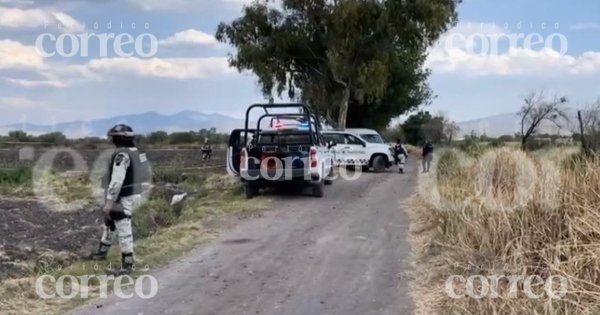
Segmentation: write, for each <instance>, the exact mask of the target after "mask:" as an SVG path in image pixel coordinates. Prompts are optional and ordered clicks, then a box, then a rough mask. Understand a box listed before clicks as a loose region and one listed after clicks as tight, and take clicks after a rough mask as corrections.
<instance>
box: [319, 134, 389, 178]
mask: <svg viewBox="0 0 600 315" xmlns="http://www.w3.org/2000/svg"><path fill="white" fill-rule="evenodd" d="M322 134H323V137H324V138H325V140H326V141H327V142H329V141H332V142H333V143H335V144H336V146H334V147H333V148H332V149H333V151H334V154H335V158H334V159H335V164H336V165H340V166H349V165H351V166H362V169H363V170H364V171H366V170H368V169H370V168H372V169H373V170H374V171H375V172H382V171H384V170H385V169H386V168H388V167H390V166H392V164H393V162H394V149H393V148H392V147H391V146H390V145H388V144H386V143H385V142H384V141H383V138H382V137H381V135H379V133H377V131H375V130H371V129H346V130H343V131H340V130H324V131H322Z"/></svg>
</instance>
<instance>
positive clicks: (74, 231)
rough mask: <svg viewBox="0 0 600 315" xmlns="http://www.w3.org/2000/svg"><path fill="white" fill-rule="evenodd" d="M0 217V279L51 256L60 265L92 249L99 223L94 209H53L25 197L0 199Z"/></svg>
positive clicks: (24, 271)
mask: <svg viewBox="0 0 600 315" xmlns="http://www.w3.org/2000/svg"><path fill="white" fill-rule="evenodd" d="M96 210H97V209H96ZM0 218H1V219H0V281H2V280H5V279H7V278H8V277H19V276H24V275H27V274H28V273H31V272H32V271H35V268H39V267H42V266H43V265H44V264H45V263H48V259H50V258H51V259H53V261H54V263H56V264H61V263H68V261H70V260H72V259H74V258H76V257H80V256H81V255H83V254H85V253H87V251H89V250H90V248H93V246H94V243H95V242H97V240H98V237H99V235H100V233H101V224H102V221H101V215H100V213H99V212H98V211H94V209H81V210H77V211H72V212H59V211H52V210H49V209H47V208H45V207H44V206H43V205H41V204H40V203H38V202H36V201H33V200H25V199H15V200H10V199H9V200H6V199H5V200H0Z"/></svg>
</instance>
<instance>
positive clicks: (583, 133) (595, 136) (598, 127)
mask: <svg viewBox="0 0 600 315" xmlns="http://www.w3.org/2000/svg"><path fill="white" fill-rule="evenodd" d="M577 114H578V115H577V116H578V125H577V126H576V127H575V126H574V127H575V128H573V129H572V131H573V135H577V137H576V138H574V139H575V141H580V142H581V146H582V148H583V150H584V152H586V153H591V152H596V151H597V150H598V149H599V148H600V99H598V100H597V101H596V102H595V103H593V104H591V105H588V106H587V108H586V109H584V110H580V111H578V113H577ZM574 129H577V131H575V130H574Z"/></svg>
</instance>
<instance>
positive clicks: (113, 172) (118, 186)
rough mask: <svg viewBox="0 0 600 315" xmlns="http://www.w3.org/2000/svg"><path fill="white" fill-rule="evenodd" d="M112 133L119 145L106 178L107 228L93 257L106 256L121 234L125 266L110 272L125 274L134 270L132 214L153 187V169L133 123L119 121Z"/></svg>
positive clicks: (123, 264) (113, 139) (122, 263)
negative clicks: (134, 130) (151, 186)
mask: <svg viewBox="0 0 600 315" xmlns="http://www.w3.org/2000/svg"><path fill="white" fill-rule="evenodd" d="M108 137H109V139H110V140H111V141H112V143H113V144H114V145H115V146H116V149H115V151H114V153H113V154H112V156H111V159H110V162H109V165H108V172H107V174H106V176H105V177H104V180H103V188H104V189H105V192H106V202H105V204H104V207H103V209H102V210H103V213H104V226H103V228H104V231H103V233H102V238H101V239H100V245H99V247H98V251H97V252H95V253H93V254H92V255H91V257H90V258H92V259H96V260H99V259H106V257H107V255H108V251H109V249H110V246H111V244H112V242H113V240H114V238H115V236H117V237H118V240H119V245H120V247H121V268H120V269H114V270H108V272H109V273H111V274H115V275H121V274H128V273H131V271H132V270H133V262H134V260H133V232H132V228H131V216H132V214H133V212H134V209H135V208H136V207H138V206H139V204H140V203H141V201H142V195H143V194H144V193H146V192H148V191H149V189H150V178H151V171H150V165H149V163H148V160H147V158H146V154H145V153H142V152H140V151H139V150H138V149H137V148H136V146H135V142H134V133H133V130H132V129H131V127H129V126H127V125H116V126H114V127H113V128H111V129H110V130H109V131H108ZM115 234H116V235H115Z"/></svg>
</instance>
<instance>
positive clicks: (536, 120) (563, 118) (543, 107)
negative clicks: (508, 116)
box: [519, 91, 568, 148]
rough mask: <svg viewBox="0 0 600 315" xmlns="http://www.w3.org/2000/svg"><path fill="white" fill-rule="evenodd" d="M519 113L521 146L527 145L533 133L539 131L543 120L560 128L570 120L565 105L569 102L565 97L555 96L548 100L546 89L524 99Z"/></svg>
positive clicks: (532, 93) (530, 94)
mask: <svg viewBox="0 0 600 315" xmlns="http://www.w3.org/2000/svg"><path fill="white" fill-rule="evenodd" d="M523 101H524V103H525V104H524V105H523V107H521V111H520V112H519V115H520V117H521V146H522V147H523V148H525V147H526V144H527V140H528V139H529V138H530V137H531V135H534V134H536V133H537V132H538V131H539V127H540V126H541V124H542V122H544V121H547V122H550V123H552V124H554V125H556V126H557V127H558V128H561V127H562V125H563V123H564V122H568V118H567V115H566V113H565V109H564V105H565V104H566V103H567V99H566V98H565V97H554V98H553V99H551V100H547V99H546V96H545V95H544V91H539V92H531V93H529V94H528V95H527V96H526V97H525V98H524V99H523Z"/></svg>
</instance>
